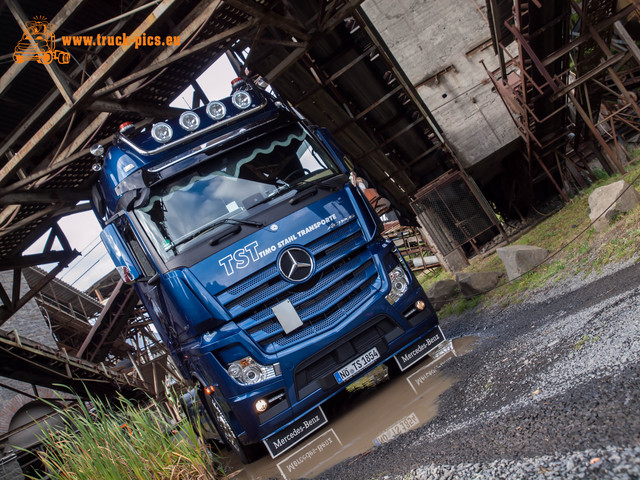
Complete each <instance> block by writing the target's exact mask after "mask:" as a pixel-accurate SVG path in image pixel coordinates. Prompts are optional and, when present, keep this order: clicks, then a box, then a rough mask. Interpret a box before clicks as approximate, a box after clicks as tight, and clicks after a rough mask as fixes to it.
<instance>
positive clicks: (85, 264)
mask: <svg viewBox="0 0 640 480" xmlns="http://www.w3.org/2000/svg"><path fill="white" fill-rule="evenodd" d="M236 76H237V75H236V73H235V71H234V70H233V68H232V67H231V64H230V63H229V61H228V59H227V57H226V56H224V55H223V56H222V57H220V59H219V60H218V61H217V62H215V63H214V64H213V65H212V66H211V67H209V69H207V70H206V71H205V72H204V73H203V74H202V75H201V76H200V77H198V83H199V84H200V86H201V87H202V89H203V90H204V92H205V94H206V95H207V97H208V98H209V100H216V99H219V98H223V97H226V96H228V95H229V94H230V93H231V80H233V79H234V78H235V77H236ZM192 99H193V87H189V88H187V89H186V90H185V91H184V92H183V93H182V94H180V95H179V96H178V97H177V98H176V99H175V100H174V101H173V102H172V103H171V106H172V107H176V108H184V109H188V108H191V101H192ZM58 224H59V225H60V228H61V229H62V231H63V232H64V234H65V236H66V237H67V239H68V240H69V244H70V245H71V248H74V249H76V250H78V251H79V252H80V253H81V256H79V257H78V258H76V259H75V260H74V261H73V262H71V264H70V265H69V266H68V267H67V268H65V269H64V270H62V272H60V273H59V274H58V278H60V279H61V280H63V281H65V282H66V283H69V284H70V285H72V286H73V287H75V288H77V289H78V290H82V291H84V290H86V289H87V288H89V287H90V286H91V285H93V284H94V283H95V282H96V281H98V280H99V279H100V278H102V277H103V276H105V275H106V274H108V273H109V272H110V271H111V270H113V268H114V265H113V262H112V261H111V258H110V257H109V254H108V253H107V251H106V249H105V248H104V246H103V245H102V242H101V241H100V225H99V224H98V220H96V218H95V216H94V214H93V212H90V211H89V212H82V213H77V214H75V215H69V216H66V217H63V218H62V219H60V221H59V222H58ZM47 236H48V234H47V235H45V236H43V237H42V238H40V239H39V240H37V241H36V242H35V243H34V244H33V245H32V246H31V247H30V248H29V249H27V251H26V252H25V253H39V252H41V251H42V248H43V246H44V244H45V242H46V238H47ZM57 247H59V245H57ZM40 267H41V268H44V269H45V270H51V269H52V268H53V265H40Z"/></svg>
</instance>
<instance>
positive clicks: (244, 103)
mask: <svg viewBox="0 0 640 480" xmlns="http://www.w3.org/2000/svg"><path fill="white" fill-rule="evenodd" d="M231 101H232V102H233V104H234V105H235V106H236V107H237V108H239V109H240V110H244V109H246V108H249V107H250V106H251V95H249V93H248V92H245V91H244V90H239V91H237V92H236V93H234V94H233V96H232V97H231Z"/></svg>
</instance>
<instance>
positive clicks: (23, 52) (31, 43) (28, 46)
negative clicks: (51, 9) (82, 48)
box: [13, 17, 71, 65]
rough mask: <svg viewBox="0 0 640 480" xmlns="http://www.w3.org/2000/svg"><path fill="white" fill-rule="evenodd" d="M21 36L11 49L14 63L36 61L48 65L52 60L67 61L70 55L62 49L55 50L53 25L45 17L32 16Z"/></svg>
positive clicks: (62, 62) (63, 62)
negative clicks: (12, 49)
mask: <svg viewBox="0 0 640 480" xmlns="http://www.w3.org/2000/svg"><path fill="white" fill-rule="evenodd" d="M25 26H26V28H25V29H24V33H23V35H22V38H21V39H20V41H19V42H18V44H17V45H16V48H15V49H14V51H13V60H14V61H15V62H16V63H23V62H31V61H37V62H38V63H42V64H45V65H49V64H50V63H51V62H53V61H54V60H55V61H56V62H58V63H61V64H67V63H69V60H71V55H70V54H69V53H68V52H63V51H62V50H56V36H55V35H54V33H53V32H54V30H55V26H54V25H53V24H51V23H49V22H48V21H47V19H46V18H45V17H34V19H33V20H32V21H31V22H27V23H26V25H25Z"/></svg>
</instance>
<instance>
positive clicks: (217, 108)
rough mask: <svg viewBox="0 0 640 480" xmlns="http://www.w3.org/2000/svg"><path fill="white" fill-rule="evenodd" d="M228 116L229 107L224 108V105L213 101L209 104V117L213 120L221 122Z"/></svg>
mask: <svg viewBox="0 0 640 480" xmlns="http://www.w3.org/2000/svg"><path fill="white" fill-rule="evenodd" d="M226 114H227V107H225V106H224V103H222V102H218V101H213V102H209V103H208V104H207V115H209V117H211V118H212V119H213V120H220V119H222V118H224V116H225V115H226Z"/></svg>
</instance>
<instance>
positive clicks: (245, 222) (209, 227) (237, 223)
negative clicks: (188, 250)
mask: <svg viewBox="0 0 640 480" xmlns="http://www.w3.org/2000/svg"><path fill="white" fill-rule="evenodd" d="M227 223H229V224H231V225H235V226H236V228H233V229H228V230H225V231H224V232H222V234H224V235H223V236H224V237H226V236H227V235H229V234H231V232H232V231H234V234H235V233H239V232H240V230H241V225H246V226H248V227H256V228H262V227H264V223H260V222H254V221H252V220H239V219H237V218H223V219H222V220H218V221H217V222H214V223H213V224H211V225H205V226H204V227H202V228H200V229H199V230H196V231H195V232H193V233H191V234H189V235H188V236H187V237H185V238H182V239H181V240H180V241H179V242H177V243H174V244H173V247H177V246H178V245H182V244H184V243H187V242H190V241H191V240H193V239H194V238H196V237H198V236H200V235H202V234H203V233H206V232H209V231H211V230H213V229H214V228H217V227H219V226H220V225H224V224H227ZM220 238H222V237H220ZM220 238H218V239H217V240H218V241H220ZM213 240H216V238H213V239H212V240H211V242H213ZM216 243H217V242H216Z"/></svg>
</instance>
